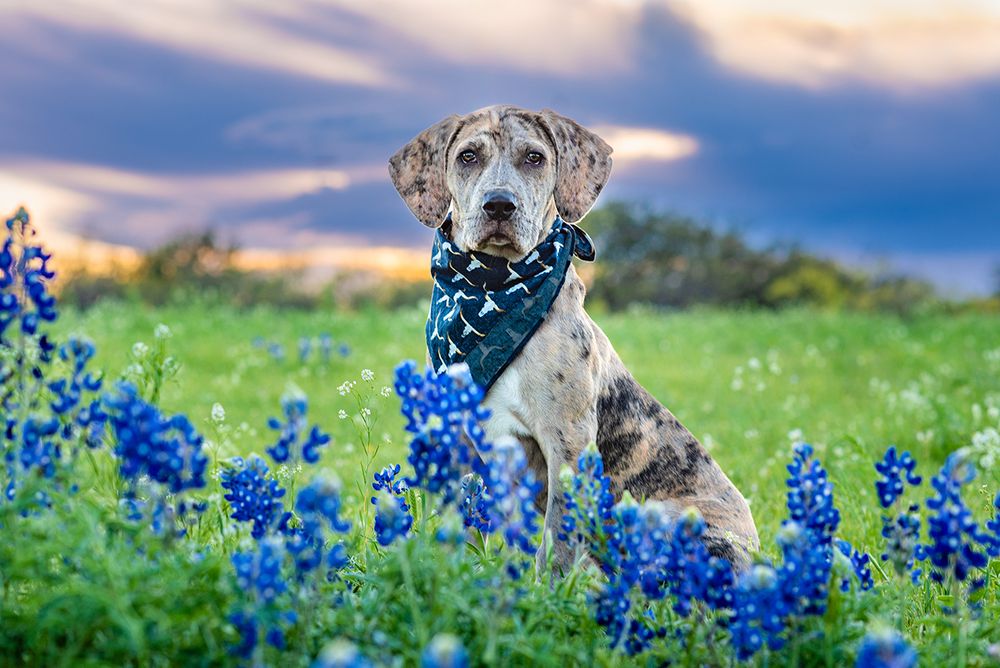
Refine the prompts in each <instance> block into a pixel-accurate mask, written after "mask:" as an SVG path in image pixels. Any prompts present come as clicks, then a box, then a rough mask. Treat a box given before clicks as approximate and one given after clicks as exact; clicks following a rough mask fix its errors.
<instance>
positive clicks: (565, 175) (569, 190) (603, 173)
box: [541, 109, 612, 223]
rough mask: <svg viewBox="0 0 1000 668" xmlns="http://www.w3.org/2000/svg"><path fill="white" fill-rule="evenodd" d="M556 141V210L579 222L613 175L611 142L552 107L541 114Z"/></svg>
mask: <svg viewBox="0 0 1000 668" xmlns="http://www.w3.org/2000/svg"><path fill="white" fill-rule="evenodd" d="M541 119H542V122H543V123H544V124H545V126H546V127H547V128H548V129H549V133H550V134H551V135H552V140H553V141H554V142H555V144H556V153H557V154H558V155H557V157H556V190H555V193H554V195H555V200H556V209H557V210H558V211H559V215H560V216H562V218H563V220H565V221H567V222H570V223H575V222H576V221H578V220H580V219H581V218H583V217H584V216H585V215H586V214H587V212H588V211H590V207H592V206H594V202H595V201H596V200H597V196H598V195H599V194H600V193H601V190H603V189H604V184H606V183H607V182H608V177H609V176H610V175H611V151H612V148H611V147H610V146H608V144H607V142H605V141H604V140H603V139H601V138H600V137H598V136H597V135H596V134H594V133H593V132H591V131H590V130H588V129H587V128H585V127H583V126H582V125H580V124H579V123H577V122H576V121H574V120H570V119H569V118H566V117H565V116H561V115H559V114H557V113H555V112H554V111H552V110H550V109H544V110H542V113H541Z"/></svg>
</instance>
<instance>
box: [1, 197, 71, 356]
mask: <svg viewBox="0 0 1000 668" xmlns="http://www.w3.org/2000/svg"><path fill="white" fill-rule="evenodd" d="M6 228H7V237H6V239H5V240H4V243H3V246H2V247H0V341H4V335H5V333H6V331H7V329H8V327H10V325H11V324H13V323H14V322H16V321H18V320H20V331H21V332H22V333H23V334H26V335H28V336H34V335H35V334H36V333H37V332H38V326H39V324H40V323H41V322H52V321H54V320H55V319H56V317H57V316H58V313H57V311H56V299H55V297H53V296H52V295H51V294H49V292H48V288H47V286H46V284H47V282H48V281H49V280H50V279H52V278H53V277H54V276H55V273H54V272H53V271H52V270H51V269H49V266H48V263H49V260H50V259H51V255H49V254H47V253H46V252H45V251H44V250H43V249H42V247H41V246H34V245H32V244H31V238H32V237H34V236H35V230H34V228H33V227H32V226H31V221H30V218H29V216H28V213H27V212H26V211H25V210H24V209H23V208H21V209H18V211H17V213H15V214H14V216H13V217H11V218H9V219H7V222H6Z"/></svg>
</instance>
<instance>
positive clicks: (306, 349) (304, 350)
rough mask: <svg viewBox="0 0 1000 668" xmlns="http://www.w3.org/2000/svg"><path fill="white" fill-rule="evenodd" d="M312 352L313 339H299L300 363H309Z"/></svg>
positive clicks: (304, 337) (305, 337) (306, 337)
mask: <svg viewBox="0 0 1000 668" xmlns="http://www.w3.org/2000/svg"><path fill="white" fill-rule="evenodd" d="M311 352H312V339H310V338H309V337H308V336H303V337H300V338H299V361H300V362H308V361H309V354H310V353H311Z"/></svg>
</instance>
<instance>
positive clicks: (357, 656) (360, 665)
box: [311, 640, 373, 668]
mask: <svg viewBox="0 0 1000 668" xmlns="http://www.w3.org/2000/svg"><path fill="white" fill-rule="evenodd" d="M311 668H373V664H372V662H371V661H369V660H368V659H366V658H365V657H364V655H362V654H361V652H360V651H358V648H357V646H355V644H354V643H352V642H351V641H349V640H335V641H333V642H331V643H329V644H328V645H327V646H326V647H324V648H323V650H322V651H321V652H320V653H319V656H317V657H316V660H315V661H313V662H312V665H311Z"/></svg>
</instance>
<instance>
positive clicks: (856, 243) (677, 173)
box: [0, 0, 1000, 295]
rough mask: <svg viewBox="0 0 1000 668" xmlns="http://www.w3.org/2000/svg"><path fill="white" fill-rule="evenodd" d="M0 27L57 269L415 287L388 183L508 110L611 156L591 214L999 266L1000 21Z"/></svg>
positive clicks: (345, 15) (875, 5)
mask: <svg viewBox="0 0 1000 668" xmlns="http://www.w3.org/2000/svg"><path fill="white" fill-rule="evenodd" d="M0 27H2V31H3V35H4V39H3V40H0V210H3V211H6V210H11V211H12V210H13V209H14V208H15V207H16V206H17V205H19V204H24V205H25V206H27V207H28V208H29V210H30V211H31V212H32V213H33V215H34V218H35V221H36V223H37V224H38V225H39V227H40V228H41V229H42V230H43V231H44V232H45V233H46V234H47V235H48V236H49V237H50V238H52V239H54V240H55V241H56V242H60V243H61V244H62V245H63V246H64V247H73V248H81V246H80V244H79V241H78V240H79V238H80V237H84V238H87V239H92V240H96V241H95V242H92V243H91V244H90V245H88V246H86V248H89V249H97V248H102V249H107V248H111V249H115V248H121V249H126V248H140V249H141V248H149V247H151V246H155V245H156V244H158V243H162V242H163V241H165V240H168V239H171V238H173V237H176V236H177V235H178V234H180V233H182V232H190V231H200V230H203V229H206V228H209V227H211V228H213V229H215V230H216V231H217V232H218V233H219V235H220V236H221V237H223V238H224V239H227V240H232V241H235V242H238V243H239V244H241V245H242V246H244V247H247V248H252V249H257V250H258V251H259V252H260V253H265V254H267V253H270V254H271V255H272V256H280V255H281V254H290V255H291V254H295V253H300V254H301V253H310V254H311V257H313V258H314V259H315V258H322V257H328V258H337V257H339V258H344V257H353V258H355V259H358V258H371V259H372V260H373V262H374V261H379V259H381V260H385V259H386V258H387V257H391V258H396V259H397V260H398V261H399V262H404V263H405V262H411V263H413V262H421V261H422V258H424V256H425V255H426V254H427V252H428V249H429V244H430V234H429V232H428V231H427V230H426V229H424V228H423V226H421V225H420V224H419V223H418V222H417V221H416V220H415V219H413V217H412V216H411V215H410V214H409V212H408V211H407V209H406V207H405V206H404V205H403V203H402V202H401V200H400V199H399V197H398V196H397V195H396V193H395V191H394V189H393V187H392V185H391V183H390V182H389V180H388V174H387V171H386V161H387V159H388V157H389V156H390V155H391V154H392V153H393V152H394V151H395V150H396V149H397V148H399V147H400V146H402V145H403V144H404V143H406V142H407V141H408V140H409V139H410V138H412V137H413V136H414V135H415V134H417V133H418V132H419V131H421V130H422V129H424V128H425V127H427V126H429V125H431V124H432V123H434V122H436V121H437V120H439V119H440V118H442V117H444V116H446V115H448V114H451V113H466V112H469V111H472V110H475V109H478V108H480V107H483V106H486V105H489V104H494V103H510V104H516V105H519V106H523V107H527V108H532V109H541V108H551V109H554V110H556V111H558V112H560V113H563V114H565V115H568V116H570V117H572V118H575V119H576V120H578V121H579V122H581V123H583V124H584V125H587V126H588V127H591V128H593V129H595V130H597V131H598V133H599V134H601V135H602V136H603V137H604V138H605V139H607V140H608V141H609V143H610V144H611V145H612V146H613V147H614V148H615V154H614V158H615V167H614V170H613V172H612V176H611V180H610V182H609V184H608V187H607V188H606V190H605V192H604V194H603V195H602V200H601V201H610V200H613V199H625V200H629V201H635V202H640V203H644V204H649V205H651V206H654V207H657V208H661V209H671V210H676V211H678V212H681V213H684V214H688V215H693V216H697V217H700V218H703V219H704V220H706V221H708V222H710V223H711V224H713V225H716V226H718V227H719V228H720V229H735V230H739V231H742V232H743V233H744V234H745V235H746V236H747V238H749V239H750V240H751V241H753V242H754V243H756V244H770V243H785V244H798V245H800V246H801V247H804V248H806V249H808V250H812V251H815V252H818V253H820V254H823V255H826V256H830V257H834V258H837V259H840V260H842V261H845V262H848V263H851V264H854V265H858V266H866V267H879V268H882V269H890V270H898V271H904V272H908V273H912V274H915V275H919V276H923V277H926V278H928V279H930V280H932V281H934V282H935V283H936V284H937V285H938V286H939V287H941V288H942V289H943V290H944V291H946V292H949V293H953V294H963V295H964V294H984V293H987V292H989V291H990V290H991V289H992V288H993V287H994V285H995V280H994V268H995V267H997V266H1000V131H998V119H1000V0H838V1H837V2H819V1H818V0H817V1H816V2H811V3H804V2H802V1H801V0H760V1H758V2H748V1H745V0H697V1H694V0H691V1H684V0H649V1H643V0H507V1H505V2H495V1H493V0H491V1H489V2H486V1H480V0H462V1H458V0H419V1H417V0H414V1H406V0H282V1H281V2H273V1H272V0H240V1H236V0H228V1H224V0H145V1H144V2H141V3H138V2H127V1H126V0H80V1H76V0H47V1H46V2H38V1H37V0H0ZM583 226H584V227H586V221H585V220H584V222H583ZM97 242H100V243H97ZM95 257H96V255H95ZM316 261H320V260H316ZM331 261H333V260H331Z"/></svg>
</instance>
